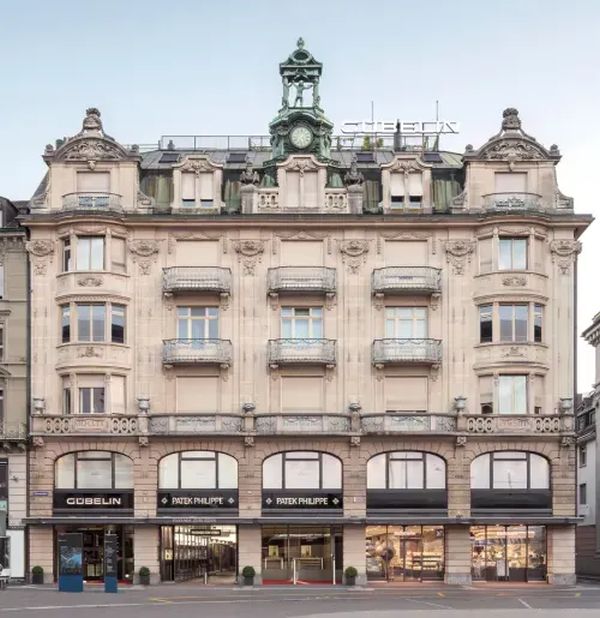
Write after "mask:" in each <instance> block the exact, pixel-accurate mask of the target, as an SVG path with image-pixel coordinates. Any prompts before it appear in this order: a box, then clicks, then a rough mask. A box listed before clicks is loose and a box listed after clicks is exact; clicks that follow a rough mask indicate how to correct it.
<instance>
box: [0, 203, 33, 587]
mask: <svg viewBox="0 0 600 618" xmlns="http://www.w3.org/2000/svg"><path fill="white" fill-rule="evenodd" d="M18 214H19V210H18V204H13V203H12V202H10V201H9V200H7V199H6V198H3V197H0V564H1V565H2V566H3V567H4V568H8V569H10V575H11V578H12V579H13V580H17V581H18V580H23V579H24V578H25V524H24V518H25V515H26V500H27V455H26V446H27V420H28V407H27V400H28V393H27V350H28V345H27V315H28V313H27V311H28V306H27V291H28V280H27V274H28V273H27V252H26V251H25V242H26V238H25V229H24V228H22V227H20V226H19V224H18V222H17V216H18Z"/></svg>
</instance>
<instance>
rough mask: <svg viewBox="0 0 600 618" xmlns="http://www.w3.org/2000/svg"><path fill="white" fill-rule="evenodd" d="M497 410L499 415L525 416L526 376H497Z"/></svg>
mask: <svg viewBox="0 0 600 618" xmlns="http://www.w3.org/2000/svg"><path fill="white" fill-rule="evenodd" d="M498 408H499V409H498V413H499V414H527V376H511V375H503V376H499V378H498Z"/></svg>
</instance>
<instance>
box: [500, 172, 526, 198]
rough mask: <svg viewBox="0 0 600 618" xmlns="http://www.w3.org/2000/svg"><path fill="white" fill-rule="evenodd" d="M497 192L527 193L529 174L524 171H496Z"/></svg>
mask: <svg viewBox="0 0 600 618" xmlns="http://www.w3.org/2000/svg"><path fill="white" fill-rule="evenodd" d="M495 180H496V193H526V192H527V174H526V173H523V172H518V173H511V172H496V175H495Z"/></svg>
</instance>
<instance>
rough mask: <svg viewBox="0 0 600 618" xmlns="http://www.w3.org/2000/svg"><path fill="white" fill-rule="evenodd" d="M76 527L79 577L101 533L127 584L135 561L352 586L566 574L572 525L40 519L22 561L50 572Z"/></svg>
mask: <svg viewBox="0 0 600 618" xmlns="http://www.w3.org/2000/svg"><path fill="white" fill-rule="evenodd" d="M65 532H78V533H80V534H81V535H82V537H81V538H82V542H83V573H84V578H85V579H86V581H94V580H100V579H101V578H102V568H103V546H104V545H103V542H104V535H105V534H108V533H111V534H114V535H116V536H117V539H118V577H119V579H120V580H121V581H122V582H134V581H136V579H137V576H136V574H137V573H138V572H139V569H140V568H141V567H144V566H145V567H147V568H148V569H149V570H150V572H151V581H152V582H153V583H159V582H169V581H184V580H194V581H197V582H198V583H199V584H202V583H211V584H219V583H223V584H232V583H234V582H235V581H237V580H238V576H239V574H240V573H241V570H242V568H243V567H244V566H246V565H250V566H252V567H254V569H255V571H256V573H257V577H256V582H257V583H263V584H266V585H268V584H293V583H298V584H310V583H320V584H327V583H329V584H333V583H342V582H343V581H344V577H343V573H344V569H345V568H346V567H348V566H354V567H355V568H356V569H357V571H358V578H357V581H358V583H366V582H369V581H379V582H426V581H443V582H446V583H450V584H465V583H470V582H472V581H493V582H496V581H497V582H540V581H547V582H549V583H557V584H568V583H572V582H573V581H574V539H575V530H574V526H573V525H570V524H558V523H532V522H527V523H519V522H510V523H509V522H494V523H492V522H485V523H484V522H469V523H465V524H456V523H452V524H448V523H427V524H417V523H414V522H410V523H398V522H396V521H394V522H393V523H386V522H381V521H377V522H364V523H360V524H354V523H352V524H351V523H347V522H343V521H342V522H339V523H326V522H321V523H309V522H308V521H307V522H306V523H302V522H297V521H293V520H292V522H291V523H289V522H286V523H283V522H281V521H267V520H266V518H265V519H264V520H263V521H260V522H252V523H240V522H239V520H238V521H237V522H233V521H232V520H229V521H227V520H224V521H223V522H219V521H215V520H211V521H208V520H206V519H199V518H198V519H197V520H196V521H194V520H193V518H188V519H186V520H185V521H184V518H181V520H180V521H174V520H172V521H169V522H166V521H165V522H155V523H151V524H141V523H139V522H134V521H131V522H122V523H121V522H119V523H109V522H101V521H99V520H95V521H88V522H85V521H79V522H65V521H64V520H63V521H60V522H59V521H57V522H56V523H51V522H45V523H44V524H41V522H39V523H38V524H32V525H30V527H29V553H30V556H29V564H30V565H31V566H35V565H39V566H42V567H43V568H44V573H45V579H46V581H53V580H55V579H56V574H57V569H58V565H57V541H58V538H59V536H60V535H61V534H63V533H65Z"/></svg>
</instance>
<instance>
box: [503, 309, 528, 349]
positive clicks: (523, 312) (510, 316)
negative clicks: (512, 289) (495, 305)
mask: <svg viewBox="0 0 600 618" xmlns="http://www.w3.org/2000/svg"><path fill="white" fill-rule="evenodd" d="M528 314H529V305H525V304H523V305H521V304H519V305H508V304H501V305H500V306H499V317H500V341H511V342H521V341H527V339H528V337H527V331H528V327H527V324H528V319H527V318H528Z"/></svg>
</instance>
